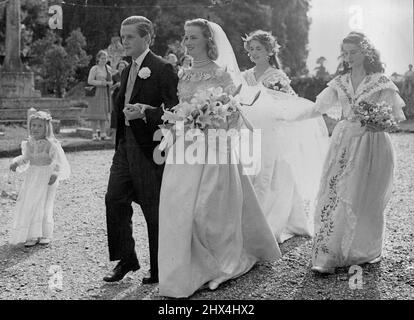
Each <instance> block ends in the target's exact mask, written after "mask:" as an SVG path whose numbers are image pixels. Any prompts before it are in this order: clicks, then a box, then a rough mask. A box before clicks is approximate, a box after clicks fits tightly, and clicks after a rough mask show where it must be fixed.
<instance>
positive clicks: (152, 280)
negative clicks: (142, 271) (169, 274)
mask: <svg viewBox="0 0 414 320" xmlns="http://www.w3.org/2000/svg"><path fill="white" fill-rule="evenodd" d="M152 283H158V276H153V275H152V274H151V273H149V274H148V275H147V276H146V277H144V278H142V284H152Z"/></svg>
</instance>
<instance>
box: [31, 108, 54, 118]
mask: <svg viewBox="0 0 414 320" xmlns="http://www.w3.org/2000/svg"><path fill="white" fill-rule="evenodd" d="M28 115H29V121H30V120H32V119H41V120H46V121H51V120H52V116H51V115H50V113H49V112H47V111H42V110H40V111H37V110H36V109H35V108H30V109H29V111H28Z"/></svg>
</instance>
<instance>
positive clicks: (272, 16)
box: [0, 0, 310, 79]
mask: <svg viewBox="0 0 414 320" xmlns="http://www.w3.org/2000/svg"><path fill="white" fill-rule="evenodd" d="M309 2H310V0H246V1H244V0H233V1H231V0H214V1H213V0H88V1H87V3H88V6H85V3H86V1H85V0H66V1H65V4H62V8H63V30H54V31H53V32H54V33H56V34H58V35H59V36H60V37H62V38H67V37H69V34H70V33H71V32H72V30H74V29H76V28H80V30H81V32H82V33H83V35H84V36H85V38H86V47H85V50H86V52H87V53H88V54H90V55H93V56H95V55H96V53H97V52H98V51H99V50H101V49H106V48H107V47H108V46H109V44H110V43H111V38H112V37H114V36H117V35H119V29H120V24H121V22H122V20H123V19H125V18H126V17H128V16H130V15H143V16H146V17H148V18H149V19H151V20H152V21H153V22H154V25H155V31H156V38H155V41H154V44H153V46H152V48H151V49H152V50H153V51H154V52H155V53H157V54H159V55H162V56H164V55H165V54H166V52H167V51H169V50H172V49H171V48H174V43H175V44H176V43H177V42H178V43H180V42H181V39H182V36H183V34H184V30H183V25H184V22H185V21H186V20H188V19H194V18H206V19H209V20H211V21H214V22H216V23H218V24H219V25H221V26H222V28H223V30H224V31H225V32H226V34H227V36H228V38H229V40H230V42H231V44H232V46H233V48H234V51H235V53H236V56H237V60H238V62H239V65H240V68H241V69H246V68H249V67H251V66H252V63H251V62H250V60H249V58H248V56H247V54H246V52H245V51H244V48H243V42H242V40H241V37H242V36H244V35H245V34H246V33H249V32H251V31H254V30H256V29H262V30H268V31H272V33H273V34H274V35H275V36H277V39H278V42H279V44H280V45H281V46H282V47H281V49H280V58H281V61H282V64H283V66H284V68H285V70H286V71H287V72H288V73H289V74H290V75H291V76H298V75H302V74H306V73H307V69H306V58H307V55H308V50H307V44H308V30H309V19H308V17H307V12H308V10H309ZM58 3H60V1H56V4H58ZM51 4H55V2H54V1H49V5H51ZM97 6H100V7H97ZM22 9H24V11H25V16H24V20H22V22H23V24H25V27H26V30H28V31H30V30H31V31H32V32H33V35H32V41H36V40H38V39H40V38H43V37H44V36H45V34H46V31H47V29H48V26H47V18H48V13H47V8H44V2H43V1H42V0H22ZM0 13H1V12H0ZM1 23H2V22H0V42H1V36H2V29H1V27H2V26H1ZM174 50H176V49H174ZM91 63H93V61H92V62H91ZM89 67H90V66H88V67H85V68H84V69H83V70H79V71H78V73H77V76H78V77H79V78H80V79H83V78H85V77H86V75H87V70H88V69H89Z"/></svg>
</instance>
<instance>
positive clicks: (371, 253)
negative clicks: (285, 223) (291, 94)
mask: <svg viewBox="0 0 414 320" xmlns="http://www.w3.org/2000/svg"><path fill="white" fill-rule="evenodd" d="M341 49H342V58H343V67H344V70H343V72H342V74H341V75H339V76H337V77H336V78H334V79H333V80H332V81H330V82H329V83H328V87H327V88H326V89H325V90H323V91H322V92H321V93H320V94H319V96H318V97H317V101H316V105H315V112H314V113H315V114H320V113H327V114H328V115H330V116H331V117H333V118H336V119H341V121H340V122H339V123H338V124H337V125H336V127H335V129H334V132H333V134H332V139H331V146H330V149H329V151H328V156H327V159H326V161H325V166H324V171H323V174H322V180H321V185H320V189H319V195H318V203H317V207H316V216H315V231H316V236H315V239H314V245H313V250H312V266H313V267H312V270H313V271H315V272H319V273H334V271H335V267H344V266H350V265H354V264H363V263H367V262H368V263H376V262H379V261H380V259H381V254H382V245H383V239H384V227H385V221H384V210H385V207H386V205H387V203H388V200H389V199H390V196H391V192H392V185H393V171H394V163H395V157H394V151H393V147H392V143H391V139H390V136H389V135H388V133H386V132H384V131H383V130H382V129H380V128H379V127H376V126H373V125H366V126H361V123H360V122H358V121H355V120H354V119H353V116H354V109H355V107H356V106H357V105H358V104H359V103H360V102H363V101H364V102H368V103H375V104H379V103H382V102H386V103H387V104H389V105H390V106H391V107H392V109H393V115H394V117H395V120H397V121H401V120H404V119H405V116H404V113H403V112H402V108H403V107H404V102H403V100H402V99H401V97H400V96H399V94H398V89H397V87H396V86H395V84H394V83H393V82H392V81H391V80H390V79H389V78H388V77H387V76H385V75H384V74H383V72H384V69H383V66H382V63H381V61H380V58H379V53H378V51H377V50H376V49H375V48H374V47H373V46H372V45H371V44H370V42H369V41H368V39H367V38H366V36H365V35H364V34H362V33H358V32H351V33H350V34H349V35H348V36H347V37H346V38H345V39H344V40H343V41H342V46H341Z"/></svg>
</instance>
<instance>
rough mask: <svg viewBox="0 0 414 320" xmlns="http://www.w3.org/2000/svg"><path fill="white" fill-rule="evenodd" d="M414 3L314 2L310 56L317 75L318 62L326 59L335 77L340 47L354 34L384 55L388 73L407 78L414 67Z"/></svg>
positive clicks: (372, 0)
mask: <svg viewBox="0 0 414 320" xmlns="http://www.w3.org/2000/svg"><path fill="white" fill-rule="evenodd" d="M413 2H414V0H311V2H310V3H311V9H310V10H309V12H308V16H309V17H310V18H311V25H310V30H309V45H308V49H309V56H308V60H307V65H308V68H309V71H310V72H311V73H312V74H314V68H315V67H316V66H317V65H316V59H317V58H318V57H320V56H324V57H325V58H326V59H327V61H326V62H325V67H326V68H327V70H328V72H330V73H334V72H335V70H336V67H337V66H338V63H339V61H338V56H339V54H340V51H339V49H340V43H341V41H342V39H343V38H344V37H345V36H346V35H347V34H348V33H349V32H350V31H352V30H355V31H362V32H364V33H365V34H366V35H367V36H368V38H369V39H370V40H371V42H372V43H373V44H374V46H375V47H376V48H377V49H378V50H379V52H380V54H381V60H382V62H384V63H385V64H386V66H385V73H386V74H388V75H391V74H392V73H393V72H397V73H399V74H403V73H404V72H405V71H407V70H408V64H410V63H411V64H414V18H413Z"/></svg>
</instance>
